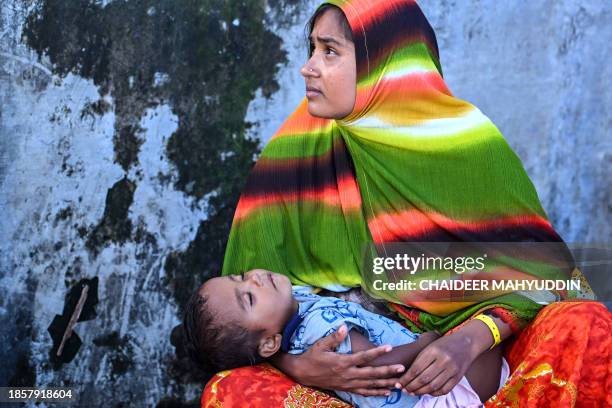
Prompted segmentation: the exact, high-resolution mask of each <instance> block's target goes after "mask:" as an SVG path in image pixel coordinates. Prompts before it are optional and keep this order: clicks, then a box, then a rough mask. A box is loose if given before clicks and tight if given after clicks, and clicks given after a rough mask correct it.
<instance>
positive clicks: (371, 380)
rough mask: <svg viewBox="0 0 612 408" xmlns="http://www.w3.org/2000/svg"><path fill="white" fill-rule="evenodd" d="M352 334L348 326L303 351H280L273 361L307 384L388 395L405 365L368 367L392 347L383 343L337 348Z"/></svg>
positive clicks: (301, 382)
mask: <svg viewBox="0 0 612 408" xmlns="http://www.w3.org/2000/svg"><path fill="white" fill-rule="evenodd" d="M347 335H348V330H347V328H346V326H342V327H341V328H340V329H338V330H337V331H336V332H335V333H332V334H330V335H329V336H327V337H324V338H322V339H320V340H319V341H317V342H316V343H315V344H314V345H313V346H312V347H311V348H310V349H308V351H306V352H305V353H303V354H301V355H288V354H285V353H277V354H278V356H275V358H274V359H273V363H274V364H275V365H276V366H277V367H279V368H280V369H281V370H282V371H283V372H285V374H288V375H289V376H291V377H292V378H293V379H294V380H295V381H297V382H299V383H300V384H303V385H308V386H313V387H319V388H325V389H333V390H340V391H347V392H353V393H357V394H361V395H364V396H371V395H388V394H389V393H390V389H391V388H393V386H394V384H396V383H397V382H398V381H399V378H398V376H399V375H400V373H402V372H404V370H405V368H404V366H403V365H387V366H380V367H368V366H367V365H368V363H369V362H371V361H372V360H374V359H376V358H377V357H379V356H381V355H383V354H385V353H387V352H389V351H391V346H379V347H376V348H373V349H370V350H366V351H361V352H358V353H354V354H339V353H336V352H334V350H335V349H336V347H338V346H339V345H340V344H341V343H342V341H343V340H344V338H345V337H346V336H347Z"/></svg>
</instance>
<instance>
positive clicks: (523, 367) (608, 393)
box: [201, 301, 612, 408]
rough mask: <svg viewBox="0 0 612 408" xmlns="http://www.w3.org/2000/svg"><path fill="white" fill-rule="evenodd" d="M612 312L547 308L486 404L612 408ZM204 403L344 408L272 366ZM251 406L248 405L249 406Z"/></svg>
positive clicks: (247, 372) (252, 371) (215, 389)
mask: <svg viewBox="0 0 612 408" xmlns="http://www.w3.org/2000/svg"><path fill="white" fill-rule="evenodd" d="M610 333H612V314H611V313H610V312H609V311H608V310H607V309H606V308H605V307H604V306H603V305H602V304H601V303H597V302H573V301H571V302H557V303H553V304H551V305H548V306H546V307H545V308H544V309H542V310H541V312H540V313H539V314H538V316H537V317H536V319H535V320H534V321H533V322H531V323H530V324H529V325H528V326H527V328H526V329H525V330H523V332H522V333H521V334H520V336H518V338H516V340H515V341H513V342H512V343H511V344H510V345H508V346H507V347H506V350H505V353H504V354H505V356H506V358H507V360H508V363H509V365H510V370H511V372H512V375H511V376H510V378H509V379H508V381H507V382H506V385H505V386H504V387H503V388H502V389H501V390H500V391H499V392H498V393H497V395H495V396H493V397H492V398H491V399H490V400H489V401H487V402H486V404H485V407H487V408H494V407H495V408H497V407H512V408H515V407H516V408H549V407H555V408H570V407H584V408H590V407H593V408H596V407H597V408H600V407H612V339H611V337H610ZM201 402H202V405H201V406H202V408H213V407H214V408H229V407H243V406H247V405H248V406H249V407H252V408H259V407H261V408H264V407H265V408H293V407H295V408H323V407H325V408H340V407H342V408H344V407H347V408H348V407H349V405H347V404H346V403H344V402H342V401H340V400H339V399H336V398H333V397H330V396H328V395H327V394H325V393H323V392H321V391H318V390H314V389H312V388H309V387H304V386H302V385H300V384H297V383H295V382H294V381H293V380H291V379H290V378H289V377H287V376H285V375H284V374H283V373H282V372H280V371H278V370H276V369H275V368H273V367H272V366H270V365H268V364H261V365H257V366H251V367H243V368H239V369H236V370H230V371H224V372H221V373H218V374H217V375H215V376H214V377H213V378H212V379H211V380H210V381H209V383H208V384H207V385H206V388H205V389H204V392H203V394H202V401H201ZM245 404H246V405H245Z"/></svg>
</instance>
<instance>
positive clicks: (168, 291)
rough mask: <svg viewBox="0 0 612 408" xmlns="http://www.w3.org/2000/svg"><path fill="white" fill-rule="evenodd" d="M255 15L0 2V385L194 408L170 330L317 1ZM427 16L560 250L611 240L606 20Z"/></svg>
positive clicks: (428, 6)
mask: <svg viewBox="0 0 612 408" xmlns="http://www.w3.org/2000/svg"><path fill="white" fill-rule="evenodd" d="M265 3H266V9H265V13H266V14H265V20H264V15H263V10H261V9H260V8H259V5H260V4H262V2H261V1H260V0H253V1H242V2H238V1H225V0H218V1H215V0H206V1H204V0H202V2H201V3H200V6H201V7H196V8H193V7H195V6H194V4H195V2H188V1H185V2H181V1H174V0H148V1H147V0H130V1H128V2H123V1H121V2H108V1H106V2H96V1H94V0H91V1H89V0H79V1H77V0H75V1H70V2H68V1H67V2H57V1H45V0H39V1H38V2H22V1H19V0H5V1H3V2H1V3H0V211H2V214H3V215H4V216H3V217H2V218H0V341H1V344H2V345H3V347H2V349H1V350H0V360H2V361H3V364H2V365H0V385H5V384H8V383H9V382H10V383H12V384H23V385H27V384H39V385H46V384H49V385H51V384H52V385H70V384H72V385H78V388H77V390H78V394H79V398H80V405H87V406H109V405H112V406H123V405H128V404H129V405H130V406H152V405H155V404H157V403H159V402H160V401H165V402H166V403H168V404H170V403H172V404H175V405H178V404H180V403H181V401H183V402H184V401H190V400H191V402H192V403H193V404H197V402H196V400H197V397H198V391H199V385H198V383H197V381H198V379H201V378H202V377H198V375H192V374H189V372H188V371H189V369H190V367H189V366H188V365H186V363H185V361H184V359H181V358H178V357H177V356H176V355H175V351H174V347H173V346H172V344H171V343H170V331H171V330H172V328H173V327H174V326H175V325H176V324H177V323H178V321H179V319H178V316H179V313H180V308H181V307H182V302H184V300H185V298H186V296H187V295H188V293H189V292H190V291H191V290H192V289H193V288H194V285H196V284H197V283H198V282H200V281H201V280H203V279H205V278H206V277H207V276H210V275H211V274H213V273H215V271H216V270H218V268H219V263H220V261H221V259H220V256H221V254H222V252H223V240H224V236H225V234H226V232H227V227H228V225H229V221H230V220H231V214H232V213H233V207H232V206H233V205H235V200H236V197H237V194H238V192H239V190H240V186H241V183H242V182H243V180H244V177H245V174H246V171H248V168H249V167H250V164H251V160H252V158H253V156H254V155H256V154H257V151H258V147H257V140H258V139H261V140H264V141H265V140H267V139H268V138H269V137H270V136H271V134H272V133H273V132H274V131H275V130H276V129H277V128H278V126H279V125H280V124H281V123H282V121H283V120H284V118H286V116H287V115H288V114H289V113H290V112H291V111H293V109H294V108H295V107H296V106H297V104H298V102H299V100H300V99H301V98H302V97H303V94H304V90H303V81H302V78H301V77H300V75H299V73H298V69H299V67H300V66H301V64H302V63H303V62H304V57H305V52H306V49H305V44H304V43H303V42H302V30H303V25H304V23H305V21H306V19H307V16H308V15H309V14H310V13H311V12H312V10H313V9H314V7H315V6H316V5H317V4H318V1H311V0H309V1H306V2H299V1H292V0H269V1H267V2H265ZM298 3H299V6H296V5H297V4H298ZM422 3H423V4H422V7H423V9H424V11H425V13H426V15H427V16H428V17H429V19H430V21H431V23H432V25H433V26H434V29H435V30H436V33H437V35H438V42H439V46H440V52H441V58H442V66H443V68H444V74H445V78H446V80H447V83H448V85H449V86H450V88H451V90H452V91H453V92H454V93H455V95H457V96H458V97H461V98H464V99H466V100H468V101H470V102H472V103H474V104H475V105H477V106H478V107H479V108H480V109H481V110H482V111H483V112H484V113H485V114H487V115H488V116H489V117H491V119H492V120H493V121H494V122H495V123H496V124H497V126H498V127H499V128H500V130H501V131H502V132H503V134H504V135H505V136H506V138H507V139H508V141H509V142H510V144H511V145H512V146H513V147H514V149H515V150H516V151H517V153H518V154H519V156H520V157H521V158H522V159H523V161H524V163H525V166H526V168H527V171H528V172H529V174H530V175H531V176H532V178H533V180H534V183H535V185H536V188H537V190H538V192H539V194H540V197H541V199H542V201H543V204H544V208H545V209H546V210H547V212H548V214H549V216H550V218H551V219H552V221H553V224H554V225H555V226H556V227H557V228H558V230H559V231H560V232H561V234H562V236H563V237H564V238H565V239H566V240H567V241H569V242H606V241H607V242H611V241H612V227H611V225H610V222H609V220H610V219H611V218H612V217H611V213H612V207H611V206H610V203H611V202H612V199H611V190H612V186H611V185H610V179H611V178H610V175H611V174H610V172H611V170H610V169H611V168H612V166H610V162H611V161H612V138H611V137H610V135H609V133H608V131H607V129H610V125H611V118H612V115H611V113H610V107H611V106H612V104H611V103H610V102H611V101H610V92H611V91H610V77H611V73H610V69H611V68H610V66H609V64H607V55H606V52H605V50H607V48H609V47H607V44H606V41H605V40H606V39H608V38H611V37H612V35H611V34H612V29H611V28H610V26H612V25H611V24H610V21H611V16H610V8H609V7H605V6H604V3H605V2H601V1H599V0H591V1H580V2H579V1H577V0H576V1H574V0H565V1H552V0H550V1H543V0H540V1H534V2H527V3H526V2H518V1H515V2H496V1H492V0H491V1H477V0H466V1H461V2H458V1H427V2H422ZM240 5H241V6H240ZM519 5H520V7H519ZM77 16H78V17H79V18H76V17H77ZM245 38H248V39H249V40H248V41H245ZM38 54H40V55H41V56H42V57H41V58H40V59H39V57H38ZM267 97H270V98H269V99H267ZM92 278H98V287H97V293H96V294H97V298H98V303H97V304H95V305H90V306H88V307H89V309H88V311H87V312H88V318H89V320H86V321H82V322H80V323H78V324H77V326H76V332H77V333H78V336H79V337H80V339H81V341H82V344H81V345H80V347H78V348H77V349H76V350H75V353H76V355H75V357H74V358H73V359H72V360H71V361H70V362H67V363H64V364H63V365H61V366H59V367H56V368H54V367H53V362H52V361H53V360H52V359H51V358H50V353H51V350H52V348H53V341H52V339H51V337H50V335H49V333H48V332H47V329H48V327H49V325H50V324H51V322H52V321H53V319H54V317H55V316H56V315H61V314H62V310H63V308H64V299H65V296H66V295H67V294H68V293H69V291H70V289H72V290H75V288H76V289H78V288H79V286H78V285H79V283H80V282H81V280H82V279H92ZM606 281H609V279H608V280H606ZM92 298H93V297H92ZM94 382H95V383H96V384H97V386H95V387H94ZM83 384H85V385H83Z"/></svg>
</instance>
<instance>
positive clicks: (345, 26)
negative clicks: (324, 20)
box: [304, 4, 354, 58]
mask: <svg viewBox="0 0 612 408" xmlns="http://www.w3.org/2000/svg"><path fill="white" fill-rule="evenodd" d="M328 9H335V10H336V11H338V13H336V16H337V20H338V23H339V24H340V28H342V32H343V34H344V38H345V39H346V40H348V41H351V42H354V40H353V31H352V30H351V26H350V25H349V22H348V20H347V19H346V16H345V15H344V12H343V11H342V9H341V8H340V7H338V6H335V5H333V4H324V5H322V6H321V7H320V8H319V9H318V10H317V11H316V12H315V13H314V14H313V15H312V16H311V17H310V19H308V22H307V23H306V27H304V38H305V41H306V45H307V47H308V57H309V58H310V57H311V52H312V49H311V48H310V39H309V38H308V37H310V34H312V30H313V29H314V25H315V23H316V22H317V18H319V16H320V15H321V14H323V12H324V11H326V10H328Z"/></svg>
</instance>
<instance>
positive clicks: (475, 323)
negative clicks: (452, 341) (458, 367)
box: [453, 320, 493, 358]
mask: <svg viewBox="0 0 612 408" xmlns="http://www.w3.org/2000/svg"><path fill="white" fill-rule="evenodd" d="M453 334H455V335H459V336H462V337H463V338H464V341H465V347H467V349H468V350H469V353H470V355H471V356H472V357H473V358H476V357H478V356H479V355H481V354H482V353H484V352H485V351H487V350H488V349H489V348H490V347H491V345H492V344H493V336H492V335H491V332H490V330H489V328H488V327H487V326H486V325H485V324H484V323H483V322H481V321H479V320H472V321H469V322H467V323H466V324H465V325H464V326H463V327H461V328H460V329H459V330H457V331H456V332H455V333H453Z"/></svg>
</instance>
